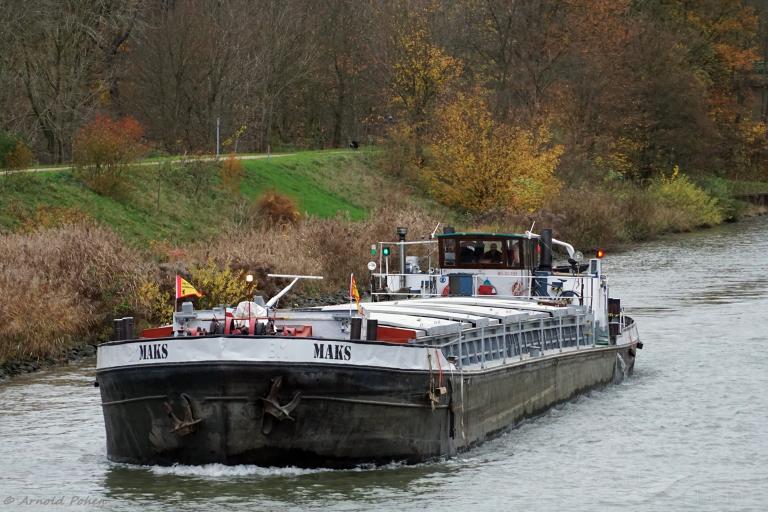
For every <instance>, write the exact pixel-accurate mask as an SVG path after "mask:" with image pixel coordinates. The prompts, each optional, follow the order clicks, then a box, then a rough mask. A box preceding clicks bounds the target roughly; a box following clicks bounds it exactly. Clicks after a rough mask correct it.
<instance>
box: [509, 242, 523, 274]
mask: <svg viewBox="0 0 768 512" xmlns="http://www.w3.org/2000/svg"><path fill="white" fill-rule="evenodd" d="M507 267H509V268H525V256H524V251H523V240H519V239H510V240H507Z"/></svg>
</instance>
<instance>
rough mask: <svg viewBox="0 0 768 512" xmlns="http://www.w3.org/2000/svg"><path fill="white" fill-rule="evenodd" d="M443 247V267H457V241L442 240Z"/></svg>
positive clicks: (441, 253)
mask: <svg viewBox="0 0 768 512" xmlns="http://www.w3.org/2000/svg"><path fill="white" fill-rule="evenodd" d="M441 247H442V251H441V252H440V255H441V256H442V259H443V266H444V267H455V266H456V240H453V239H447V240H441Z"/></svg>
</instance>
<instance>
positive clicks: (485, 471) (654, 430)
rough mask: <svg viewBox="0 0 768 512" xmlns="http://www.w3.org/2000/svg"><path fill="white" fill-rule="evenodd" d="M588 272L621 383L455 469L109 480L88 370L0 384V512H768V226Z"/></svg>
mask: <svg viewBox="0 0 768 512" xmlns="http://www.w3.org/2000/svg"><path fill="white" fill-rule="evenodd" d="M604 261H605V266H606V268H607V272H608V273H609V276H610V277H609V283H610V286H611V288H612V292H613V294H614V295H615V296H619V297H621V298H622V300H623V303H624V304H625V306H626V307H627V310H628V311H629V313H630V314H631V315H632V316H634V317H636V318H637V320H638V322H639V326H640V334H641V338H642V339H643V340H644V342H645V349H644V350H642V351H639V352H638V359H637V367H636V372H635V375H634V377H633V378H631V379H629V380H627V381H625V382H624V383H623V384H621V385H618V386H609V387H607V388H605V389H603V390H600V391H595V392H592V393H590V394H589V395H587V396H583V397H581V398H578V399H576V400H574V401H572V402H570V403H567V404H565V405H563V406H561V407H558V408H556V409H554V410H552V411H550V412H549V413H547V414H545V415H543V416H541V417H539V418H536V419H535V420H531V421H528V422H527V423H525V424H523V425H522V426H521V427H519V428H517V429H515V430H512V431H511V432H509V433H507V434H506V435H504V436H502V437H500V438H498V439H496V440H494V441H491V442H488V443H486V444H485V445H483V446H481V447H479V448H477V449H475V450H473V451H470V452H468V453H466V454H464V455H462V456H461V457H459V458H456V459H452V460H446V461H438V462H433V463H429V464H421V465H417V466H402V465H390V466H384V467H376V468H358V469H356V470H353V471H331V470H299V469H266V468H259V467H254V466H237V467H225V466H219V465H212V466H202V467H188V466H187V467H185V466H180V467H172V468H161V467H130V466H126V465H120V464H113V463H110V462H108V461H107V460H106V454H105V447H104V427H103V423H102V417H101V408H100V406H99V402H100V400H99V394H98V390H97V389H96V388H93V387H92V381H93V378H94V366H93V365H94V362H93V361H92V360H89V361H84V362H82V363H79V364H76V365H70V366H66V367H59V368H55V369H51V370H47V371H43V372H38V373H35V374H31V375H26V376H21V377H18V378H15V379H13V380H12V381H10V382H8V383H4V384H0V509H3V510H78V509H79V510H82V509H108V510H126V511H133V510H137V511H139V510H140V511H142V512H149V511H154V510H180V509H184V510H197V509H199V510H208V509H212V510H217V509H222V510H324V511H334V510H397V511H405V510H445V509H452V510H508V509H510V510H511V509H518V510H526V511H549V510H567V511H588V512H594V511H602V510H617V511H618V510H621V511H627V510H630V511H657V510H658V511H668V510H672V511H677V510H681V511H685V510H691V511H694V510H695V511H723V510H729V511H736V510H744V511H747V510H749V511H764V510H768V358H766V355H765V354H766V349H767V348H768V334H767V332H768V331H767V330H766V324H768V217H763V218H757V219H752V220H748V221H744V222H741V223H738V224H733V225H728V226H723V227H719V228H716V229H712V230H707V231H703V232H698V233H693V234H684V235H677V236H673V237H669V238H667V239H664V240H661V241H657V242H653V243H648V244H643V245H640V246H639V247H638V248H636V249H635V250H633V251H630V252H626V253H622V254H618V255H608V256H607V257H606V259H605V260H604Z"/></svg>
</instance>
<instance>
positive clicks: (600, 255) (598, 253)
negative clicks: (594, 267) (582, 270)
mask: <svg viewBox="0 0 768 512" xmlns="http://www.w3.org/2000/svg"><path fill="white" fill-rule="evenodd" d="M595 256H597V257H598V259H603V256H605V251H604V250H602V249H598V250H597V253H596V254H595Z"/></svg>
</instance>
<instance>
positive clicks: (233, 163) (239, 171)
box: [219, 155, 245, 196]
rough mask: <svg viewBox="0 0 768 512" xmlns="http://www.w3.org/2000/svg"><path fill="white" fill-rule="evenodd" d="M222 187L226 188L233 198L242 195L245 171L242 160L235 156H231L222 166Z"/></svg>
mask: <svg viewBox="0 0 768 512" xmlns="http://www.w3.org/2000/svg"><path fill="white" fill-rule="evenodd" d="M219 177H220V178H221V186H222V187H224V190H226V191H227V192H228V193H229V194H230V195H231V196H239V195H240V184H241V183H242V182H243V178H244V177H245V170H244V169H243V164H242V163H241V162H240V160H238V159H237V157H235V155H229V156H228V157H227V159H226V160H224V161H223V162H222V164H221V168H220V170H219Z"/></svg>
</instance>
